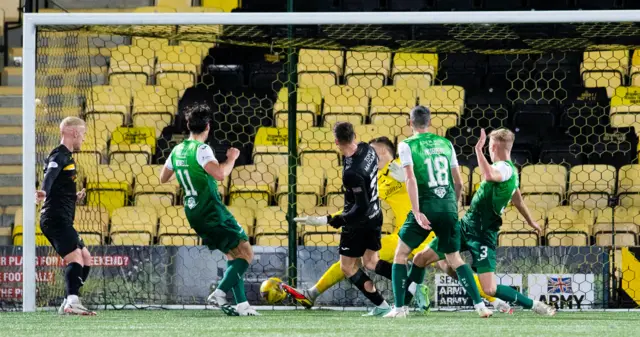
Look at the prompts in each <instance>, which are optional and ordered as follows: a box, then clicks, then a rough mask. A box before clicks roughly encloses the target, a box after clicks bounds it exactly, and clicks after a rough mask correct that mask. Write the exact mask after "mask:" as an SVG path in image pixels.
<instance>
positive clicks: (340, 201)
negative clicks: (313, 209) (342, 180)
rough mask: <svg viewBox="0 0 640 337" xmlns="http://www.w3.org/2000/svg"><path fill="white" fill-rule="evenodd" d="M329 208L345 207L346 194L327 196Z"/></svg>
mask: <svg viewBox="0 0 640 337" xmlns="http://www.w3.org/2000/svg"><path fill="white" fill-rule="evenodd" d="M327 206H328V207H344V194H343V193H333V194H329V195H327Z"/></svg>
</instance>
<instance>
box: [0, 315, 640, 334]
mask: <svg viewBox="0 0 640 337" xmlns="http://www.w3.org/2000/svg"><path fill="white" fill-rule="evenodd" d="M362 313H363V312H338V311H325V310H322V311H320V310H314V311H302V310H298V311H264V312H263V316H261V317H226V316H224V315H223V314H222V312H220V311H217V310H215V311H214V310H125V311H100V312H98V316H97V317H77V316H62V317H61V316H57V315H56V314H54V313H53V312H38V313H31V314H23V313H0V335H2V336H45V335H46V336H47V337H49V336H82V337H87V336H122V337H125V336H126V337H129V336H154V337H158V336H216V337H224V336H255V337H263V336H366V337H373V336H389V337H401V336H420V337H424V336H428V335H434V336H438V337H440V336H456V337H462V336H495V337H504V336H545V337H547V336H563V337H566V336H601V337H602V336H631V335H635V334H637V333H638V328H639V327H640V323H638V322H639V321H640V313H637V312H560V313H558V314H557V315H556V316H555V317H540V316H537V315H535V314H534V313H532V312H528V311H526V312H516V314H515V315H513V316H507V315H504V314H496V315H495V316H494V317H492V318H490V319H481V318H478V317H477V316H475V313H472V312H432V313H429V314H428V315H426V316H423V315H420V314H417V313H412V315H411V316H410V317H409V318H408V319H407V320H397V319H396V320H391V319H382V318H368V317H367V318H365V317H359V316H360V315H361V314H362Z"/></svg>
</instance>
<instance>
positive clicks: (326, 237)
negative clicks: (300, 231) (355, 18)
mask: <svg viewBox="0 0 640 337" xmlns="http://www.w3.org/2000/svg"><path fill="white" fill-rule="evenodd" d="M303 240H304V245H305V246H309V247H324V246H329V247H334V246H338V245H340V234H338V233H305V235H304V236H303Z"/></svg>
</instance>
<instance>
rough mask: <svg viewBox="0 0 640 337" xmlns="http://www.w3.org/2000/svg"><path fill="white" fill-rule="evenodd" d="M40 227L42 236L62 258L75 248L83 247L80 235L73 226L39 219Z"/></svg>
mask: <svg viewBox="0 0 640 337" xmlns="http://www.w3.org/2000/svg"><path fill="white" fill-rule="evenodd" d="M40 228H41V229H42V233H43V234H44V236H45V237H46V238H47V240H49V242H50V243H51V245H52V246H53V249H55V250H56V252H57V253H58V255H60V257H62V258H64V257H65V256H67V255H69V254H70V253H73V251H74V250H76V249H82V248H84V247H85V246H84V242H83V241H82V238H80V235H79V234H78V232H76V229H75V228H73V226H69V225H68V224H60V223H56V222H55V221H52V220H48V221H41V222H40Z"/></svg>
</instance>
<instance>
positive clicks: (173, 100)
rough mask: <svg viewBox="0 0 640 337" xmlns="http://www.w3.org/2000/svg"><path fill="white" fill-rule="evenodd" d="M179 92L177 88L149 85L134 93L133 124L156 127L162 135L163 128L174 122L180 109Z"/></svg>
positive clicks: (157, 131) (156, 132)
mask: <svg viewBox="0 0 640 337" xmlns="http://www.w3.org/2000/svg"><path fill="white" fill-rule="evenodd" d="M178 96H179V92H178V90H177V89H175V88H164V87H162V86H153V85H147V86H144V87H143V88H142V89H139V90H137V91H135V92H134V94H133V110H132V118H133V125H134V126H137V127H150V128H154V129H155V130H156V131H155V134H156V135H160V134H161V133H162V129H164V128H165V127H166V126H167V125H170V124H171V123H173V118H174V115H175V113H176V111H177V110H178V98H179V97H178Z"/></svg>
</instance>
